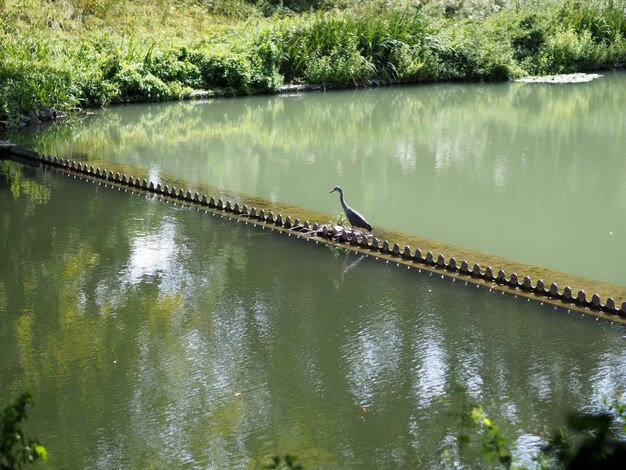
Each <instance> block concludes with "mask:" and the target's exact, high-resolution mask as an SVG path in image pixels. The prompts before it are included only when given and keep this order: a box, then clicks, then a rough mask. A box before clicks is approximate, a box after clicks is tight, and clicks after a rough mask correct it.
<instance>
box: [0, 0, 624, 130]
mask: <svg viewBox="0 0 626 470" xmlns="http://www.w3.org/2000/svg"><path fill="white" fill-rule="evenodd" d="M27 3H28V7H29V8H23V5H22V3H20V4H19V5H18V4H14V3H13V2H5V3H3V4H2V5H1V6H0V18H2V19H1V20H0V57H2V59H1V62H0V122H1V123H0V125H2V126H5V127H14V126H19V125H25V124H28V123H36V122H38V121H40V120H41V118H40V116H45V117H46V118H47V117H48V116H49V115H50V114H51V113H52V112H59V113H60V112H71V111H78V110H81V109H84V108H87V107H99V106H106V105H108V104H112V103H122V102H137V101H144V102H145V101H164V100H173V99H186V98H191V97H193V96H195V95H198V94H201V95H203V96H224V95H250V94H261V93H277V92H278V91H279V90H280V89H281V87H283V86H285V85H290V86H299V85H303V86H319V87H330V86H355V85H362V86H376V85H382V84H390V83H417V82H422V81H449V80H511V79H517V78H520V77H522V76H526V75H545V74H558V73H573V72H581V71H595V70H605V69H611V68H616V67H621V66H622V65H623V64H624V63H626V15H624V9H625V7H626V4H625V3H624V2H609V3H606V2H594V1H588V2H578V1H566V0H554V1H552V2H534V1H531V2H528V1H527V2H519V1H499V2H494V1H482V2H478V1H474V2H465V3H461V2H452V1H450V2H448V1H432V2H423V3H419V4H418V3H415V2H408V1H396V2H380V1H377V0H371V1H356V0H354V1H350V0H347V1H344V2H325V1H310V2H307V1H304V0H302V1H292V2H279V3H281V4H282V5H283V6H282V7H273V8H269V6H271V5H272V4H273V2H263V5H265V6H262V5H261V2H246V1H243V0H241V1H238V2H237V1H235V2H212V3H211V6H207V4H204V3H202V2H194V1H190V2H180V3H174V4H170V3H169V2H160V1H158V0H152V1H148V2H145V3H143V4H142V5H135V4H132V3H130V2H128V1H124V0H108V1H107V2H84V1H80V0H66V1H64V2H53V3H49V2H46V1H43V0H29V1H27ZM335 3H337V5H336V6H335V8H332V9H330V8H329V6H331V4H332V5H334V4H335ZM268 5H269V6H268ZM285 5H287V6H291V7H292V8H293V9H292V10H290V9H288V8H286V7H285ZM455 5H456V6H455ZM459 5H461V6H459ZM308 7H311V8H310V9H309V8H308ZM298 9H301V10H305V12H304V13H298V12H297V11H294V10H298ZM264 14H271V16H264ZM52 110H54V111H52Z"/></svg>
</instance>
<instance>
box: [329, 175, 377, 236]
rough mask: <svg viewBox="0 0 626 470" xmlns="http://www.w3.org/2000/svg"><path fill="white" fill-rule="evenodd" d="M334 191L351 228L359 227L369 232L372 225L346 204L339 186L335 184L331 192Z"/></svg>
mask: <svg viewBox="0 0 626 470" xmlns="http://www.w3.org/2000/svg"><path fill="white" fill-rule="evenodd" d="M335 191H338V192H339V199H340V200H341V205H342V206H343V212H344V213H345V214H346V218H347V219H348V222H350V225H352V228H354V227H361V228H364V229H366V230H369V231H370V232H371V231H372V226H371V225H370V224H369V223H367V220H365V217H363V216H362V215H361V214H359V213H358V212H357V211H355V210H354V209H352V207H350V206H349V205H348V204H346V201H344V200H343V191H342V190H341V188H340V187H339V186H335V188H334V189H333V190H332V191H331V193H334V192H335Z"/></svg>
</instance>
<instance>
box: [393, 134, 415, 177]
mask: <svg viewBox="0 0 626 470" xmlns="http://www.w3.org/2000/svg"><path fill="white" fill-rule="evenodd" d="M395 156H396V157H397V158H398V160H399V161H400V166H401V167H402V170H403V171H415V166H416V158H415V157H416V155H415V146H414V144H413V142H412V139H411V140H406V141H404V140H401V141H400V142H398V144H397V146H396V152H395Z"/></svg>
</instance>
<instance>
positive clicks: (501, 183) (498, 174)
mask: <svg viewBox="0 0 626 470" xmlns="http://www.w3.org/2000/svg"><path fill="white" fill-rule="evenodd" d="M507 179H508V164H507V160H505V159H504V158H498V159H497V160H496V161H495V162H494V163H493V184H494V186H495V187H496V188H497V189H498V190H500V191H504V190H505V189H506V183H507Z"/></svg>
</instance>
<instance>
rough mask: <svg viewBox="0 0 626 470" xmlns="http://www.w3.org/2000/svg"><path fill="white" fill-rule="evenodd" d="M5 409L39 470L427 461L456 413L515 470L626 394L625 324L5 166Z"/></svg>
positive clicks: (1, 292) (1, 312)
mask: <svg viewBox="0 0 626 470" xmlns="http://www.w3.org/2000/svg"><path fill="white" fill-rule="evenodd" d="M0 220H1V223H0V259H1V260H2V263H0V405H2V406H4V405H6V404H7V403H8V402H9V401H10V400H12V399H13V398H14V397H16V396H17V395H18V394H19V393H20V392H21V391H22V390H24V389H31V390H32V391H33V393H34V395H35V397H36V404H35V407H34V409H33V410H31V412H30V417H29V420H28V425H27V428H26V429H27V434H29V435H34V436H37V437H39V439H40V440H41V441H42V442H43V444H44V445H45V446H46V448H47V450H48V451H49V454H50V458H49V465H48V466H49V468H102V469H110V468H183V467H184V468H255V466H256V467H257V468H258V466H260V465H265V464H268V463H269V462H270V457H271V456H272V455H276V454H281V455H284V454H285V453H290V454H296V455H297V456H298V458H299V461H300V462H301V463H303V464H304V465H305V468H364V469H366V468H367V469H370V468H433V467H437V466H440V465H441V457H440V456H441V453H442V452H443V450H445V449H446V448H451V449H452V450H454V448H455V447H454V445H453V442H454V441H453V437H454V436H455V435H457V434H458V433H460V432H461V431H460V422H459V419H458V413H459V412H460V410H461V406H462V405H461V403H462V400H463V396H462V394H461V393H460V392H459V391H458V387H464V388H465V389H466V390H467V400H470V401H473V402H476V403H480V404H482V405H483V406H484V408H485V409H486V410H487V412H488V413H489V415H490V416H491V417H492V419H494V420H495V421H496V422H498V423H499V424H501V426H502V428H503V431H504V433H505V434H506V435H507V437H508V438H509V439H510V441H511V443H512V447H513V451H514V454H515V455H516V456H517V457H518V458H520V459H521V460H522V462H526V463H529V462H530V461H529V460H528V459H529V456H530V455H531V454H532V453H533V452H534V451H535V450H536V449H537V448H538V446H539V445H540V436H545V435H546V434H547V433H549V432H550V431H552V430H554V429H556V428H557V427H558V426H559V425H560V424H562V422H563V417H564V413H565V412H566V411H568V410H570V409H573V408H575V409H586V410H598V409H601V408H602V397H604V396H607V397H612V396H614V394H615V392H616V391H617V390H623V389H624V388H625V387H626V343H625V341H624V328H623V326H619V325H616V324H612V323H610V322H604V321H594V320H593V319H590V318H587V317H584V318H583V317H581V315H580V314H578V313H569V314H568V313H567V312H566V311H564V310H561V309H559V310H555V309H554V308H553V307H551V306H545V305H540V304H539V303H528V302H527V301H526V300H522V299H518V298H514V297H512V296H508V295H506V296H505V295H501V294H500V293H496V292H490V291H489V290H488V289H485V288H479V289H477V288H475V287H467V286H465V285H464V284H463V283H462V282H452V281H451V280H449V279H445V280H444V279H441V278H439V277H437V276H429V275H428V274H426V273H419V272H418V271H417V270H410V271H409V270H407V269H406V268H404V267H403V268H400V267H397V266H395V265H393V264H385V263H383V262H381V261H375V260H373V259H372V258H359V257H357V256H355V255H347V254H345V253H344V252H342V251H339V250H332V249H329V248H328V247H326V246H322V245H316V244H314V243H312V242H309V243H306V242H304V241H301V240H296V239H294V238H293V237H292V238H288V237H287V236H286V235H284V234H278V233H276V232H271V231H269V230H263V229H261V228H258V227H253V226H251V225H245V224H244V223H242V222H239V223H237V222H233V221H229V220H227V219H223V218H220V217H219V216H217V217H216V216H210V215H206V214H204V213H201V212H198V211H196V210H195V209H188V208H181V207H179V206H175V205H173V204H171V203H168V204H166V203H164V202H157V201H155V200H153V199H149V198H146V197H145V196H137V195H130V194H128V193H125V192H124V191H118V190H113V189H110V188H104V187H103V186H98V185H96V184H94V183H87V182H84V181H79V180H75V179H74V178H68V177H66V176H62V175H60V174H57V173H52V172H49V171H44V170H42V169H38V170H33V169H30V168H26V167H23V166H20V165H17V164H13V163H7V162H5V163H4V164H0Z"/></svg>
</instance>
